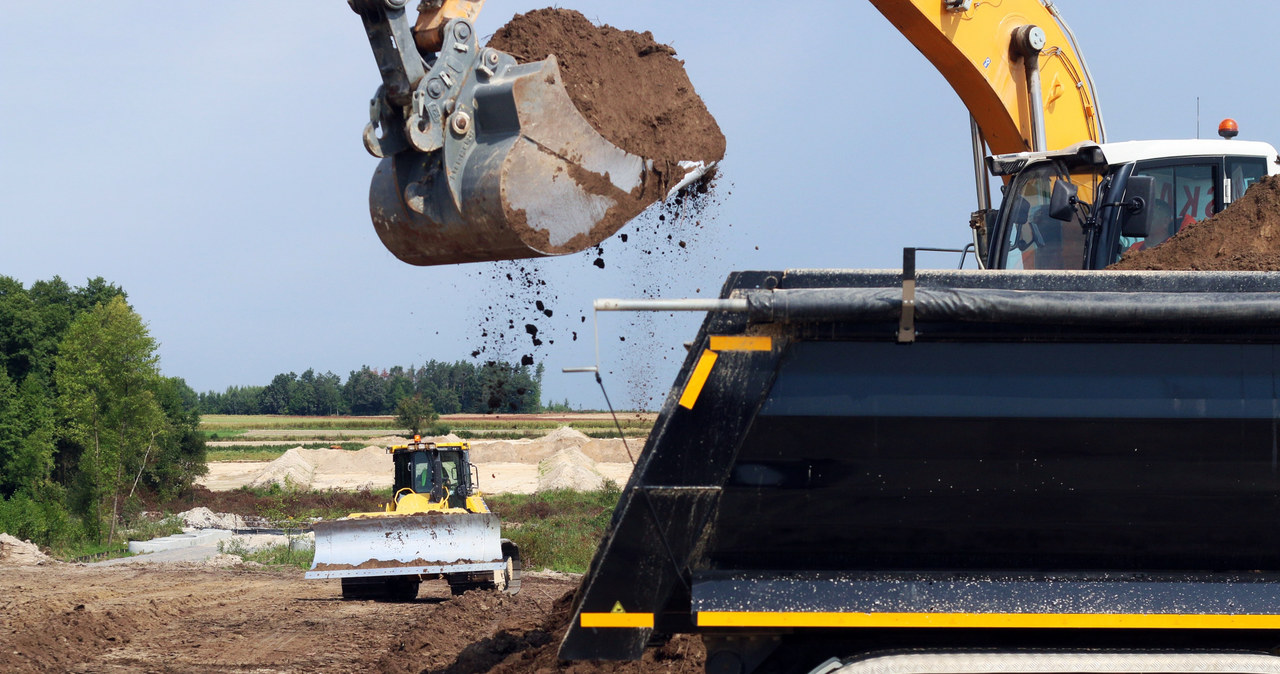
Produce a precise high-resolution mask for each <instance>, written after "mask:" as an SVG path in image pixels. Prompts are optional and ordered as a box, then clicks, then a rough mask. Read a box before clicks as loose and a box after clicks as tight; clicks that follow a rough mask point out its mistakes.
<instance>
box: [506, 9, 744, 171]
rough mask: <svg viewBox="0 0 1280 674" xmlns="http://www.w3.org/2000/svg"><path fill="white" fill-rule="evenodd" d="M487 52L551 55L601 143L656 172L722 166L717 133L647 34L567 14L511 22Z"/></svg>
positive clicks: (675, 62) (669, 54)
mask: <svg viewBox="0 0 1280 674" xmlns="http://www.w3.org/2000/svg"><path fill="white" fill-rule="evenodd" d="M489 46H490V47H493V48H494V49H498V50H501V51H504V52H507V53H508V54H511V55H512V56H514V57H516V60H518V61H520V62H521V63H528V62H531V61H540V60H542V59H545V58H547V57H548V56H550V55H552V54H554V55H555V56H556V58H557V59H558V60H559V62H560V72H561V77H562V78H563V79H564V84H565V88H566V89H567V90H568V92H569V98H570V99H572V100H573V103H574V105H576V106H577V108H578V111H579V112H581V113H582V116H583V117H585V118H586V120H587V121H588V122H590V123H591V125H592V126H593V127H595V129H596V130H597V131H598V132H599V133H600V135H602V136H604V137H605V139H607V140H608V141H610V142H611V143H613V144H614V145H617V146H618V147H620V148H622V149H623V150H626V151H627V152H630V153H632V154H635V155H638V156H640V157H644V158H646V159H652V160H653V161H654V164H655V166H656V167H657V170H658V171H659V172H660V173H664V174H670V172H669V170H668V169H666V168H664V165H667V166H670V165H676V164H678V163H679V162H681V161H695V162H697V161H701V162H707V163H710V162H713V161H718V160H720V159H723V158H724V151H725V139H724V134H723V133H721V132H720V125H719V124H717V123H716V120H715V118H714V117H712V116H711V113H710V112H709V111H708V110H707V106H706V104H705V103H703V101H702V98H701V97H699V96H698V93H697V92H696V91H694V88H693V84H692V83H691V82H690V81H689V75H688V74H687V73H686V72H685V70H684V62H683V61H680V60H679V59H677V58H676V50H675V49H673V48H671V47H670V46H667V45H664V44H659V43H658V42H657V41H655V40H654V37H653V34H652V33H649V32H647V31H646V32H644V33H637V32H635V31H630V30H618V29H617V28H613V27H612V26H597V25H595V24H593V23H591V21H590V20H589V19H587V17H585V16H583V15H582V14H581V13H579V12H576V11H574V10H571V9H555V8H548V9H538V10H534V11H532V12H529V13H527V14H518V15H516V17H515V18H513V19H512V20H511V22H510V23H508V24H507V25H505V26H503V27H502V28H500V29H499V30H498V32H496V33H494V35H493V38H492V39H490V40H489Z"/></svg>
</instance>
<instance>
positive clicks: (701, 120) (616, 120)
mask: <svg viewBox="0 0 1280 674" xmlns="http://www.w3.org/2000/svg"><path fill="white" fill-rule="evenodd" d="M488 45H489V46H490V47H493V48H496V49H500V50H502V51H505V52H507V53H510V54H512V55H513V56H515V57H516V59H517V60H519V61H521V62H529V61H534V60H541V59H544V58H546V57H547V56H548V55H551V54H554V55H555V56H556V58H557V60H558V61H559V64H560V70H561V77H562V79H563V82H564V85H565V89H566V91H567V92H568V94H569V97H570V98H571V99H572V101H573V103H574V105H575V106H576V107H577V108H578V110H579V112H581V113H582V115H583V117H584V118H585V119H586V120H587V121H588V123H590V124H591V125H592V126H593V127H594V128H595V129H596V130H597V131H599V132H600V134H601V135H602V136H604V137H605V139H607V140H609V141H610V142H612V143H614V144H615V145H617V146H618V147H620V148H622V149H623V150H626V151H628V152H631V153H633V154H636V155H639V156H641V157H644V158H646V159H651V160H653V161H654V169H655V170H654V173H655V174H656V177H657V180H650V181H648V182H649V183H651V184H647V185H646V187H645V194H644V195H642V199H643V200H645V201H658V203H655V204H653V205H652V206H650V207H649V208H648V210H645V211H644V212H643V213H641V214H640V215H639V216H638V217H635V218H634V219H632V220H630V221H629V222H625V223H624V222H617V221H615V220H610V221H609V222H607V223H603V225H602V226H603V227H604V229H605V230H607V232H610V233H611V232H614V231H615V230H616V231H617V232H619V234H617V235H615V236H613V237H612V238H609V239H606V241H605V243H602V244H599V245H597V246H595V247H592V248H588V249H587V250H586V251H584V252H583V253H582V255H584V256H585V259H584V265H583V266H584V267H585V268H586V269H588V270H591V271H595V269H599V270H603V271H604V273H607V274H609V275H610V276H613V277H616V276H617V275H619V274H621V275H622V278H624V279H625V282H626V283H627V285H629V286H630V288H631V292H630V296H633V297H635V296H638V297H665V296H673V294H674V295H682V296H683V295H690V296H691V295H693V294H695V292H696V290H700V289H696V290H695V288H684V287H680V283H681V282H682V281H687V277H688V274H679V273H673V270H674V269H677V268H678V265H680V264H688V263H696V264H698V265H700V266H701V268H703V269H707V268H714V266H715V263H716V259H715V255H716V254H715V252H714V245H711V246H707V245H701V246H700V244H702V243H703V241H702V240H704V239H708V238H712V239H713V238H714V237H713V236H712V234H711V233H710V232H709V231H707V230H704V223H705V224H708V225H709V224H711V222H712V221H713V220H714V215H713V213H712V212H711V210H712V207H713V206H714V205H717V204H718V197H717V194H716V186H717V183H719V182H722V180H721V178H720V177H719V176H718V175H717V174H716V171H715V169H713V170H712V171H710V172H708V174H707V175H705V176H703V177H702V178H701V179H700V180H698V181H696V182H694V183H693V184H691V185H688V186H686V187H684V188H683V189H681V190H680V191H679V193H678V194H675V195H672V196H671V198H669V199H665V197H667V193H668V191H669V188H670V187H671V186H673V185H674V184H675V180H677V179H679V178H681V177H683V176H684V174H685V169H683V168H680V167H679V166H678V163H679V162H681V161H702V162H707V163H710V162H714V161H719V160H721V159H723V157H724V154H725V138H724V134H723V133H721V131H720V128H719V125H718V124H717V123H716V121H715V118H714V117H712V115H711V114H710V112H709V111H708V110H707V107H706V105H705V104H704V103H703V101H702V99H701V98H700V97H699V96H698V94H697V92H696V91H695V90H694V87H693V84H692V83H691V82H690V80H689V76H688V74H687V73H686V72H685V70H684V64H683V62H682V61H680V60H679V59H678V58H676V51H675V49H673V48H671V47H670V46H667V45H663V44H660V43H658V42H657V41H656V39H655V38H654V36H653V34H652V33H649V32H645V33H638V32H635V31H625V30H619V29H617V28H613V27H611V26H607V25H606V26H596V25H594V24H593V23H592V22H591V21H590V20H589V19H587V18H586V17H585V16H583V15H582V14H581V13H579V12H576V11H573V10H567V9H555V8H549V9H540V10H535V11H532V12H529V13H526V14H520V15H517V16H516V17H514V18H513V19H512V20H511V21H510V22H509V23H508V24H507V25H506V26H504V27H502V28H501V29H499V30H498V31H497V32H496V33H495V34H494V35H493V37H492V38H491V39H490V41H489V43H488ZM663 199H665V200H663ZM632 213H634V211H633V212H632ZM619 227H620V228H621V229H619ZM597 229H600V228H597ZM595 233H598V234H603V233H605V232H604V231H601V232H595ZM710 243H711V244H714V241H711V242H710ZM606 248H607V249H608V254H607V255H606ZM542 264H543V263H542V262H540V261H538V260H523V261H517V262H499V263H494V264H493V265H492V266H490V267H487V268H485V269H484V270H482V271H479V272H476V274H478V275H479V276H480V277H482V279H483V280H484V281H485V282H486V283H485V285H488V286H489V288H488V290H487V292H486V293H485V294H486V296H487V297H489V298H492V302H487V303H486V305H487V306H485V307H482V308H481V313H482V316H481V318H480V319H479V320H480V323H481V330H480V338H479V340H478V342H479V343H477V344H475V345H474V346H473V347H472V350H471V355H472V357H473V358H477V359H481V360H504V361H507V362H521V363H523V364H532V363H533V362H537V361H541V360H544V357H545V355H546V352H547V351H548V350H550V349H553V348H554V344H555V341H556V339H562V340H564V342H566V343H569V342H574V341H577V340H578V339H579V337H584V335H580V334H579V332H578V331H576V330H573V329H571V328H570V326H569V325H568V323H569V322H570V321H571V320H572V316H573V315H577V316H578V318H579V322H585V318H586V316H585V314H584V313H583V312H582V309H581V308H580V307H577V306H575V307H573V308H572V312H570V311H566V310H564V308H563V307H557V306H556V302H557V300H558V299H559V298H558V297H557V293H556V292H555V289H554V288H551V287H549V286H548V284H547V282H546V280H545V278H547V277H548V275H547V274H544V273H543V271H542ZM592 267H594V268H595V269H592ZM566 314H568V315H566ZM553 315H558V316H559V317H560V318H561V319H563V320H561V321H559V322H557V321H556V320H555V319H553V318H552V317H553ZM627 320H629V321H631V323H632V325H630V326H629V328H628V333H629V334H631V335H634V338H633V339H632V340H631V341H630V342H628V344H633V343H637V340H638V343H639V344H645V343H647V344H648V345H649V346H647V347H645V348H647V349H648V352H646V351H645V350H644V349H643V348H642V349H634V348H633V349H632V350H631V351H630V353H632V354H635V355H636V357H635V358H630V357H628V358H627V359H626V360H627V361H628V362H629V364H628V365H626V366H625V367H626V368H628V372H626V373H625V375H624V376H625V377H626V379H627V389H628V391H630V392H632V396H631V397H632V400H631V401H629V402H630V403H631V404H632V405H633V406H635V407H637V408H646V409H648V408H652V407H653V406H654V404H655V403H654V401H655V398H656V393H655V391H654V390H653V389H654V388H655V386H665V384H666V383H667V382H665V381H663V382H662V383H661V384H657V385H656V384H654V383H653V382H652V381H651V380H652V379H653V377H652V375H653V372H651V371H650V372H641V371H640V370H643V369H648V370H653V369H654V368H655V367H656V368H663V367H664V365H663V361H664V360H666V361H667V363H666V365H668V366H669V367H668V368H666V369H671V370H674V368H675V367H676V365H678V363H679V358H680V356H679V354H677V352H676V350H677V349H678V348H679V340H674V339H668V337H670V335H663V336H662V337H661V339H659V338H657V337H656V336H655V325H656V324H655V318H654V317H653V316H648V315H643V314H631V315H629V316H628V319H627ZM529 326H533V327H534V328H536V329H537V332H536V333H535V332H533V331H531V330H530V329H529ZM522 327H523V328H524V329H523V330H522V329H521V328H522ZM686 327H687V326H686ZM686 332H687V330H686ZM646 336H647V338H646ZM667 342H672V344H674V346H673V345H672V344H668V343H667ZM659 344H661V346H659ZM657 350H662V351H663V353H662V354H656V351H657ZM650 352H652V353H650ZM650 357H652V358H654V359H656V360H657V361H658V362H657V363H656V364H654V363H647V362H639V361H646V360H648V359H649V358H650ZM672 358H674V359H675V361H674V362H671V359H672ZM632 361H635V362H632ZM631 370H634V371H631ZM636 382H644V383H643V385H642V386H640V387H638V388H637V387H636V386H634V384H635V383H636ZM657 402H658V403H660V402H661V401H660V400H658V401H657Z"/></svg>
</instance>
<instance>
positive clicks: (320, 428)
mask: <svg viewBox="0 0 1280 674" xmlns="http://www.w3.org/2000/svg"><path fill="white" fill-rule="evenodd" d="M655 416H656V415H654V414H652V413H636V412H626V413H621V414H619V415H618V418H617V421H616V423H615V420H614V419H613V417H612V416H610V415H609V414H600V413H582V414H572V413H570V414H513V415H479V414H452V415H445V416H442V417H440V419H439V421H437V422H436V424H435V427H434V428H433V429H431V430H432V433H431V434H433V435H444V434H446V433H455V434H457V435H458V436H459V437H461V438H466V439H471V438H492V439H514V438H536V437H539V436H542V435H545V434H547V433H550V432H551V431H553V430H555V429H557V428H559V427H561V426H569V427H571V428H574V429H576V430H578V431H580V432H582V433H585V434H586V435H589V436H591V437H593V438H611V437H617V435H618V431H617V428H618V426H621V427H622V431H623V433H625V434H626V435H629V436H633V437H634V436H642V435H647V434H648V433H649V431H650V430H651V429H652V428H653V422H654V418H655ZM200 430H201V431H202V432H203V433H204V434H205V438H206V439H208V440H219V441H226V440H243V441H253V440H262V439H271V440H280V441H296V442H311V443H319V442H326V443H328V444H333V443H334V442H338V443H342V442H347V441H356V440H358V439H359V438H367V437H371V436H372V435H379V434H381V433H377V432H378V431H385V433H386V434H387V435H404V434H407V432H408V431H407V429H404V428H401V427H400V426H399V425H398V424H396V421H395V418H394V417H391V416H376V417H354V416H347V417H299V416H275V415H265V414H264V415H230V414H206V415H204V416H203V417H201V420H200Z"/></svg>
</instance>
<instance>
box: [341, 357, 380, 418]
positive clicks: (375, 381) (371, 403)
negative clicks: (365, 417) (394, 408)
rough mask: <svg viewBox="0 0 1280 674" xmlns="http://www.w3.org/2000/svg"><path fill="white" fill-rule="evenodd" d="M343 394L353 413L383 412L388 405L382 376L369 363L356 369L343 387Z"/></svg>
mask: <svg viewBox="0 0 1280 674" xmlns="http://www.w3.org/2000/svg"><path fill="white" fill-rule="evenodd" d="M342 396H343V398H345V399H346V401H347V406H348V407H350V408H351V413H352V414H383V413H384V412H385V405H386V396H387V393H386V388H385V386H384V382H383V379H382V377H381V376H380V375H379V374H378V373H377V372H374V371H373V370H371V369H369V366H368V365H365V366H364V367H361V368H360V369H359V370H355V371H353V372H352V373H351V375H350V376H349V377H347V383H346V385H345V386H343V387H342Z"/></svg>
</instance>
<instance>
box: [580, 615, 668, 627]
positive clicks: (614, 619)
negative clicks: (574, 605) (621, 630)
mask: <svg viewBox="0 0 1280 674" xmlns="http://www.w3.org/2000/svg"><path fill="white" fill-rule="evenodd" d="M578 622H580V623H582V626H583V627H648V628H650V629H652V628H653V614H652V613H583V614H581V615H580V617H579V619H578Z"/></svg>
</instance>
